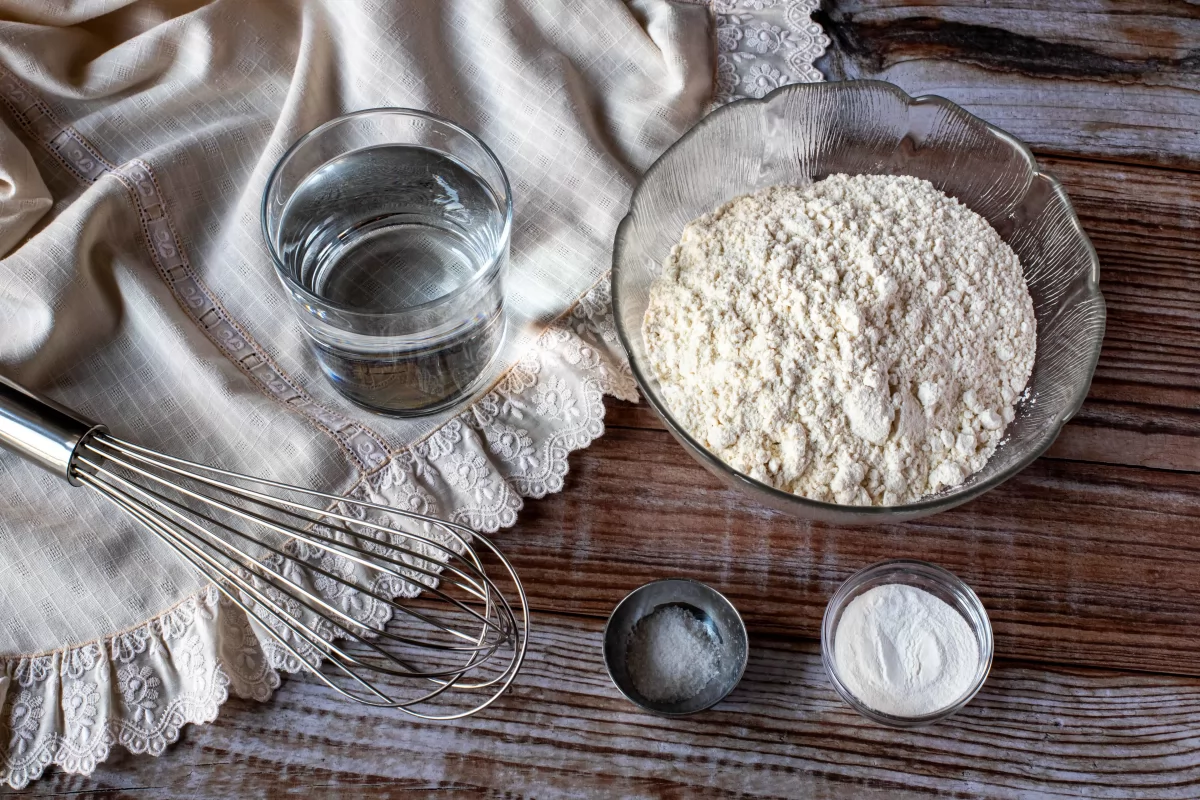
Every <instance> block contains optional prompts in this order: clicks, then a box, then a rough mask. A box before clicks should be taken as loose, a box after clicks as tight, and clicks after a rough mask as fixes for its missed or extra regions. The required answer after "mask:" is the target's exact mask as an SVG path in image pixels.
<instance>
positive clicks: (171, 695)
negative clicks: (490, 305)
mask: <svg viewBox="0 0 1200 800" xmlns="http://www.w3.org/2000/svg"><path fill="white" fill-rule="evenodd" d="M817 2H818V0H713V2H712V7H713V11H714V14H715V18H716V34H717V40H718V75H717V78H718V91H717V96H716V98H715V100H716V102H717V103H722V102H727V101H729V100H733V99H737V98H740V97H761V96H762V95H764V94H766V93H767V92H769V91H771V90H772V89H774V88H776V87H778V86H780V85H783V84H785V83H792V82H800V81H818V80H821V76H820V74H819V73H818V72H817V71H816V70H815V69H814V68H813V66H812V62H813V60H815V59H816V58H818V57H819V56H820V55H821V54H822V53H823V52H824V50H825V47H826V46H827V45H828V39H827V38H826V37H825V35H824V34H823V33H822V32H821V29H820V26H819V25H817V24H816V23H813V22H812V20H811V19H810V16H809V15H810V14H811V13H812V11H813V10H814V9H815V8H816V6H817ZM0 102H3V103H4V105H5V106H7V108H8V109H9V111H10V112H12V114H13V116H14V117H15V118H16V119H17V120H18V121H19V122H20V124H21V125H22V127H23V128H25V130H26V132H27V133H28V134H29V135H30V136H31V138H33V139H35V140H37V141H40V142H42V143H43V144H44V145H45V146H46V148H47V149H48V150H49V151H50V152H51V153H52V155H54V156H55V157H56V158H57V159H58V160H59V161H60V162H61V163H63V164H64V166H65V167H66V168H67V169H68V170H70V171H71V172H72V173H73V174H75V175H76V176H77V177H78V178H79V179H80V180H82V181H84V182H87V183H92V182H94V181H95V180H97V179H99V178H100V177H102V176H104V175H106V174H110V175H112V176H113V177H115V178H116V179H117V180H120V181H121V182H122V184H124V185H125V187H126V188H127V189H128V190H129V192H130V194H131V196H132V198H133V200H134V202H135V203H136V205H137V207H138V211H139V215H140V216H141V218H142V221H143V224H144V226H145V227H144V231H143V233H144V235H145V237H146V239H147V243H148V245H149V246H150V248H151V252H152V253H153V255H154V257H155V264H156V266H157V267H158V268H159V270H160V273H161V274H162V276H163V279H164V280H165V281H166V282H167V283H168V285H170V286H171V287H172V289H173V290H176V296H177V297H178V298H179V300H180V303H181V305H183V306H184V307H185V308H187V307H188V303H189V302H192V301H194V302H199V303H203V301H204V299H205V298H204V297H203V295H204V294H205V293H206V292H205V291H202V290H203V289H204V287H203V286H202V285H201V286H198V287H191V288H190V289H189V286H190V284H188V281H189V280H191V279H192V278H191V277H190V276H189V274H188V273H189V270H188V269H187V264H186V263H185V262H184V261H183V260H182V259H183V257H182V255H181V254H180V253H176V252H175V251H176V250H177V249H178V241H177V237H175V235H174V232H173V230H171V228H170V223H169V221H162V220H165V219H166V218H165V215H163V214H161V209H162V203H161V197H160V193H159V191H158V187H157V184H156V182H155V181H154V176H153V173H152V172H151V171H150V169H149V167H148V166H147V165H145V164H143V163H141V162H136V161H135V162H131V163H129V164H126V165H122V166H120V167H117V166H115V165H112V164H109V163H108V162H107V161H105V160H104V159H103V158H102V157H101V156H100V154H99V153H97V152H96V151H95V150H94V149H93V148H92V147H91V146H90V145H89V144H88V143H87V142H86V141H85V140H83V139H82V138H81V137H79V136H78V134H76V133H75V132H74V131H73V130H72V129H70V128H69V127H65V126H62V125H60V124H59V123H58V122H57V121H56V120H55V119H54V117H53V115H52V114H51V112H50V109H49V108H48V107H46V106H45V104H44V103H42V102H41V101H40V100H39V99H38V98H37V97H36V96H34V95H33V94H32V93H30V92H28V91H27V89H26V88H25V87H24V86H23V85H21V84H20V82H19V81H16V79H15V78H13V77H12V76H11V75H9V74H7V73H6V72H4V71H2V70H0ZM163 248H165V249H163ZM177 256H178V257H177ZM192 289H194V290H195V291H192ZM196 292H199V294H197V293H196ZM205 308H206V309H208V310H209V311H213V309H210V308H208V306H207V305H206V306H205ZM189 311H190V310H189ZM213 314H216V316H213ZM213 314H205V313H201V314H200V316H201V318H202V319H201V323H204V319H207V318H208V317H212V318H211V319H208V322H211V323H212V324H213V325H214V326H216V327H213V328H212V329H211V330H210V327H209V326H208V325H207V324H201V327H202V329H203V330H204V331H205V333H206V334H207V335H209V337H210V338H212V339H213V341H215V342H217V343H218V345H220V344H221V342H220V341H218V339H222V338H223V339H224V341H229V338H228V336H227V335H226V334H227V333H228V331H226V330H225V329H224V328H223V327H221V325H220V322H221V320H220V319H218V318H217V317H219V316H220V314H219V310H216V311H213ZM235 338H237V337H235ZM247 347H248V348H249V350H250V351H252V350H254V349H255V348H254V343H253V342H248V343H247ZM223 349H224V348H223ZM250 351H247V352H246V353H245V356H246V359H243V361H239V359H238V357H237V356H238V354H230V353H228V352H227V353H226V355H228V356H229V357H230V358H231V359H232V360H234V361H235V363H238V364H239V366H241V367H242V368H243V370H244V371H246V372H247V374H248V375H250V377H251V378H253V379H254V380H255V381H256V382H258V383H260V384H264V385H267V386H268V388H272V386H273V384H278V386H277V387H275V388H279V390H280V391H279V392H274V391H273V394H275V395H276V396H277V397H279V399H281V400H282V401H283V402H286V403H287V404H288V405H289V406H291V407H293V408H295V407H296V406H297V402H296V398H291V399H289V397H290V393H289V392H288V391H287V387H285V386H284V384H290V382H289V381H287V379H286V377H285V376H282V375H279V376H275V377H277V381H275V382H272V380H271V378H272V376H273V374H274V365H272V364H270V363H269V362H265V361H259V360H256V359H255V353H253V352H250ZM239 352H240V351H239ZM244 361H245V363H243V362H244ZM290 388H292V389H295V387H294V386H291V387H290ZM296 391H297V392H299V391H300V390H299V389H296ZM605 394H609V395H613V396H615V397H618V398H621V399H625V400H630V401H636V400H637V391H636V385H635V383H634V381H633V377H632V374H631V373H630V370H629V365H628V363H627V362H626V360H625V357H624V354H623V353H622V352H621V348H620V346H619V344H618V342H617V337H616V329H615V325H614V322H613V316H612V307H611V302H610V297H609V288H608V281H607V278H606V279H605V280H603V281H601V282H600V283H599V284H598V285H596V286H595V287H594V288H593V289H592V290H591V291H590V292H588V293H587V294H586V295H585V296H584V297H583V298H582V299H581V300H580V302H579V303H578V304H577V305H576V306H575V307H574V308H572V309H571V310H570V311H569V312H568V313H567V314H566V315H564V316H563V317H562V318H561V319H559V320H558V321H557V322H556V323H555V324H554V325H552V326H551V327H549V328H548V329H547V330H546V331H545V332H544V333H543V334H542V335H541V336H540V337H539V339H538V340H537V342H536V343H535V345H534V346H533V347H532V348H531V349H530V351H529V352H528V353H527V354H526V355H525V356H524V357H523V358H522V359H521V360H520V362H518V363H517V365H516V366H514V367H513V368H512V369H511V370H510V371H509V372H508V373H507V374H506V375H505V376H504V377H503V378H502V379H501V381H500V382H499V383H498V384H497V386H496V387H495V388H494V389H493V390H492V391H491V392H489V393H488V394H487V395H485V396H484V397H483V398H482V399H480V400H479V401H477V402H476V403H475V404H474V405H473V406H472V407H471V408H469V409H466V410H465V411H463V412H462V413H460V414H459V415H457V416H456V417H455V418H453V419H452V420H450V421H449V422H448V423H447V424H446V425H444V426H442V427H441V428H439V429H438V430H437V431H435V432H434V433H432V434H431V435H430V436H428V437H427V438H425V439H424V440H422V441H420V442H418V443H416V444H413V445H411V446H409V447H407V448H404V449H402V450H400V451H397V452H395V453H393V454H391V458H390V459H388V460H386V461H384V460H383V459H382V458H380V457H379V456H380V454H379V453H377V452H374V450H375V447H382V445H381V444H376V443H374V442H367V441H364V438H363V437H365V438H366V439H371V438H373V437H372V436H371V433H370V432H369V431H367V430H366V429H361V431H360V430H358V428H359V426H353V425H352V423H347V421H346V420H344V419H341V418H340V417H337V415H336V414H333V413H332V412H329V411H328V409H324V408H322V407H319V406H317V404H316V403H315V402H312V401H311V400H309V403H311V405H312V406H316V408H308V407H307V406H306V407H305V409H304V410H303V411H302V413H306V416H310V418H313V419H314V421H315V422H318V423H323V424H321V427H323V428H324V427H325V426H326V425H329V426H331V427H332V435H333V436H334V438H335V439H337V440H338V442H339V444H340V445H341V446H342V447H343V448H346V449H348V450H349V451H350V452H351V453H352V455H354V457H355V459H356V460H357V461H358V463H359V464H360V465H361V466H362V467H363V468H365V469H373V470H374V471H372V472H370V473H369V474H367V475H365V476H364V477H363V478H362V479H361V480H359V482H358V483H357V484H356V485H355V486H354V487H353V488H352V489H351V490H350V491H349V492H348V493H347V496H348V497H353V498H355V499H362V500H369V501H371V502H375V503H378V504H382V505H390V506H395V507H399V508H406V509H411V510H414V511H418V512H422V513H429V514H434V515H439V514H443V515H446V516H448V517H449V518H450V519H453V520H454V521H457V522H461V523H463V524H466V525H469V526H471V527H474V528H476V529H479V530H481V531H487V532H492V531H495V530H497V529H498V528H500V527H506V526H509V525H512V524H513V523H514V522H516V518H517V512H518V511H519V510H520V509H521V507H522V504H523V499H522V498H525V497H533V498H539V497H543V496H545V495H547V494H550V493H552V492H557V491H560V490H561V489H562V487H563V480H564V477H565V476H566V474H567V469H568V464H567V458H568V455H569V454H570V453H571V452H572V451H574V450H578V449H581V448H583V447H587V446H588V445H589V444H590V443H591V442H592V441H594V440H595V439H596V438H598V437H599V436H601V435H602V434H603V433H604V402H603V397H604V395H605ZM301 395H303V393H302V392H301ZM304 398H307V396H306V395H304V396H303V398H301V399H304ZM300 405H306V404H304V403H303V402H301V403H300ZM321 412H324V414H322V413H321ZM326 414H328V415H329V416H325V415H326ZM339 423H341V424H339ZM347 424H350V425H351V426H352V427H355V428H356V430H353V431H348V430H346V427H345V426H346V425H347ZM327 432H328V429H327ZM360 432H361V433H362V436H358V435H353V434H359V433H360ZM364 445H365V446H366V447H365V450H364ZM372 445H375V446H372ZM381 464H382V466H381ZM323 557H324V558H326V559H328V558H334V557H333V556H329V555H328V554H326V555H325V556H323ZM312 558H314V559H316V558H317V556H316V555H315V554H313V555H312ZM317 563H318V564H319V565H321V566H323V567H325V568H328V567H329V566H330V565H329V564H328V563H327V562H321V561H318V562H317ZM335 568H337V567H335ZM306 572H307V574H306V575H304V576H303V578H302V580H304V581H306V582H307V583H308V588H309V589H310V590H311V591H315V592H316V593H319V594H320V595H321V596H322V597H323V598H324V599H326V600H328V601H329V602H331V603H336V604H338V605H339V606H340V607H341V608H343V609H344V610H345V611H346V613H348V614H350V615H352V616H354V617H355V618H357V619H363V620H370V621H371V622H372V623H373V624H379V623H381V622H382V621H384V620H386V607H384V606H382V604H380V603H378V602H377V601H374V600H372V599H370V598H368V597H366V596H364V595H362V594H359V593H355V592H345V591H341V592H335V591H334V589H333V588H330V587H325V588H322V584H321V582H320V580H319V579H318V575H317V573H316V572H314V571H306ZM376 588H377V589H386V590H387V591H391V592H393V593H394V594H397V595H399V594H402V593H406V592H404V589H405V587H403V586H388V587H376ZM335 595H336V596H335ZM321 632H322V633H323V635H326V636H328V635H330V632H329V631H328V630H325V631H321ZM293 644H295V642H293ZM301 653H302V655H304V656H306V657H307V656H308V655H309V653H305V652H304V651H303V650H301ZM302 668H303V664H301V663H299V662H298V661H297V660H296V659H295V658H293V657H292V656H291V655H290V654H289V653H288V652H287V651H286V650H284V649H283V648H282V647H280V646H279V645H278V643H277V642H276V641H275V640H274V638H273V637H272V636H271V635H270V634H269V633H268V632H266V631H265V630H263V629H261V628H260V627H258V624H257V623H251V622H250V620H249V619H248V618H247V617H246V615H245V613H244V612H243V611H241V610H240V609H239V608H237V606H235V605H234V604H233V603H231V602H229V601H227V600H226V599H225V598H224V597H223V596H222V595H221V594H220V592H218V591H217V589H216V588H215V587H212V586H209V587H207V588H206V589H204V590H203V591H201V592H200V593H199V594H198V595H196V596H194V597H192V598H189V599H188V600H186V601H184V602H183V603H181V604H180V605H178V606H176V607H175V608H173V609H171V610H169V611H167V612H165V613H163V614H161V615H159V616H157V617H155V618H154V619H151V620H149V621H148V622H146V623H144V624H143V625H141V626H139V627H137V628H134V629H132V630H130V631H127V632H125V633H121V634H118V635H116V636H113V637H111V638H109V639H105V640H102V641H96V642H91V643H88V644H85V645H82V646H79V647H73V648H68V649H64V650H59V651H56V652H53V653H48V654H44V655H37V656H27V657H23V658H19V659H9V660H3V659H0V785H3V784H8V785H9V786H12V787H14V788H17V789H20V788H23V787H25V786H26V785H28V783H29V782H30V781H32V780H35V779H36V778H38V777H39V776H40V775H41V774H42V772H43V771H44V770H45V769H46V767H47V766H49V765H51V764H57V765H58V766H60V767H61V768H62V769H63V770H65V771H67V772H73V773H83V774H87V773H90V772H92V771H93V770H94V769H95V768H96V765H97V764H99V763H100V762H102V761H104V760H105V759H106V758H107V757H108V755H109V753H110V751H111V749H112V746H113V745H114V744H119V745H121V746H123V747H125V748H126V749H127V750H129V751H131V752H133V753H136V754H142V753H149V754H151V755H159V754H161V753H162V752H163V751H164V750H165V749H166V747H167V745H169V744H171V743H172V742H174V741H175V740H176V739H178V737H179V732H180V729H181V728H182V727H183V725H185V724H187V723H189V722H190V723H197V722H211V721H212V720H214V719H215V718H216V716H217V713H218V711H219V708H220V706H221V704H222V703H224V702H225V701H226V700H227V699H228V697H229V695H230V693H231V692H232V693H233V694H235V695H237V696H239V697H244V698H252V699H255V700H259V701H263V700H266V699H267V698H269V697H270V695H271V693H272V692H273V691H274V690H275V689H276V688H277V687H278V686H279V682H280V673H281V672H296V671H299V670H300V669H302Z"/></svg>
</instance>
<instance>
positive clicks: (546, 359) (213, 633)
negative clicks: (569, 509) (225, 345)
mask: <svg viewBox="0 0 1200 800" xmlns="http://www.w3.org/2000/svg"><path fill="white" fill-rule="evenodd" d="M611 308H612V306H611V302H610V299H609V287H608V282H607V280H605V281H603V282H601V283H600V284H598V285H597V286H596V287H594V288H593V289H592V290H591V291H590V292H589V293H588V294H587V295H586V296H585V297H584V298H583V299H582V300H581V301H580V302H579V303H578V304H577V305H576V306H575V307H574V308H573V309H572V310H571V311H570V312H568V313H567V314H566V315H565V316H564V317H563V318H562V319H560V320H559V321H558V322H557V323H556V324H555V325H553V326H552V327H550V328H548V329H547V330H546V331H545V332H544V333H543V334H542V335H541V337H539V339H538V340H537V342H536V344H535V345H534V347H533V348H532V349H531V350H530V352H529V353H527V354H526V356H525V357H524V358H523V359H522V360H521V361H520V362H519V363H518V364H517V365H516V366H515V367H514V368H513V369H512V370H510V371H509V373H508V374H507V375H506V376H505V377H504V379H503V380H502V381H501V382H500V384H499V385H497V387H496V388H495V389H493V390H492V391H491V392H489V393H488V394H487V395H486V396H484V397H483V398H482V399H481V400H480V401H479V402H477V403H476V404H475V405H473V406H472V407H471V408H469V409H467V410H465V411H463V412H462V413H461V414H459V415H458V416H457V417H455V418H454V419H452V420H451V421H450V422H449V423H448V424H446V425H445V426H443V427H442V428H440V429H439V430H438V431H436V432H435V433H434V434H432V435H431V436H429V437H428V438H426V439H425V440H424V441H422V442H419V443H417V444H415V445H412V446H411V447H409V448H407V449H405V450H404V451H401V452H400V453H398V454H397V455H396V456H395V457H394V458H393V459H392V460H391V461H390V462H389V463H388V464H387V465H386V466H384V467H383V468H382V469H380V470H378V471H376V472H375V473H372V474H371V475H370V476H368V477H366V478H364V479H363V480H362V481H360V482H359V483H358V484H357V485H356V486H355V487H354V489H352V490H351V492H350V493H349V495H350V496H353V497H355V498H356V499H363V500H370V501H372V502H375V503H380V504H385V505H391V506H395V507H399V508H406V509H412V510H415V511H420V512H425V513H438V511H439V509H453V510H452V511H451V512H450V513H449V517H450V518H451V519H453V520H454V521H457V522H461V523H463V524H466V525H470V526H472V527H474V528H477V529H479V530H482V531H489V532H491V531H495V530H497V529H498V528H500V527H502V526H508V525H512V524H513V523H514V522H516V519H517V511H519V510H520V508H521V505H522V502H523V501H522V498H524V497H535V498H536V497H543V496H545V495H547V494H550V493H552V492H558V491H560V490H561V489H562V487H563V479H564V477H565V476H566V474H567V456H568V455H569V454H570V453H571V452H572V451H574V450H578V449H580V448H583V447H587V446H588V445H589V444H591V442H592V441H593V440H595V439H596V438H598V437H599V436H600V435H602V434H603V433H604V399H603V398H604V395H605V394H610V395H613V396H615V397H619V398H621V399H624V400H630V401H636V400H637V389H636V385H635V383H634V381H633V376H632V374H631V372H630V370H629V365H628V362H627V361H626V360H625V358H624V356H623V354H622V353H621V350H620V347H619V345H618V343H617V337H616V328H615V325H614V322H613V317H612V310H611ZM325 557H326V558H333V557H332V556H328V554H326V556H325ZM322 565H323V566H325V567H326V568H328V567H329V564H327V563H323V564H322ZM304 580H306V581H308V582H309V583H310V587H309V588H310V590H315V591H316V592H318V593H320V594H321V596H322V597H323V598H324V599H326V600H328V601H329V602H331V603H336V604H338V605H339V606H340V607H341V608H342V609H343V610H345V611H346V612H347V613H348V614H351V615H353V616H354V617H355V618H357V619H363V620H371V621H373V622H375V623H380V622H382V621H384V620H385V619H386V613H385V611H384V610H385V609H386V607H385V606H383V605H382V604H381V603H378V602H377V601H373V600H371V599H370V598H368V597H366V596H365V595H362V594H359V593H355V592H346V591H344V590H343V591H341V592H335V590H334V587H326V588H322V584H321V582H320V581H319V579H318V576H317V575H316V573H315V572H309V574H308V575H306V576H305V577H304ZM337 588H340V587H337ZM389 588H390V589H391V590H392V591H393V593H394V594H401V593H402V592H401V591H400V587H389ZM324 634H325V635H326V636H328V635H329V632H328V631H325V632H324ZM293 644H294V642H293ZM302 668H303V665H302V664H300V663H298V662H297V661H296V660H295V659H294V658H293V657H292V656H291V655H290V654H289V653H288V652H287V651H286V650H284V649H283V648H282V647H280V646H279V644H278V643H277V642H276V641H275V640H274V638H272V637H271V635H270V634H269V633H267V632H266V631H264V630H261V629H260V628H258V627H257V623H253V624H252V623H251V622H250V621H249V620H248V619H247V617H246V614H245V613H244V612H243V611H241V610H240V609H239V608H237V607H236V606H235V605H234V604H233V603H231V602H229V601H228V600H226V599H225V598H224V597H223V596H222V595H221V594H220V593H219V592H218V591H217V590H216V588H215V587H212V586H210V587H208V588H206V589H205V590H204V591H202V592H201V593H200V594H199V595H198V596H196V597H192V598H190V599H188V600H187V601H185V602H184V603H182V604H181V605H179V606H177V607H175V608H174V609H172V610H170V611H168V612H167V613H165V614H163V615H161V616H159V617H156V618H155V619H152V620H150V621H149V622H147V623H145V624H144V625H142V626H140V627H138V628H135V629H133V630H131V631H128V632H126V633H122V634H119V635H117V636H114V637H112V638H111V639H108V640H105V641H101V642H91V643H88V644H85V645H83V646H80V647H75V648H70V649H66V650H61V651H57V652H54V653H50V654H46V655H39V656H29V657H25V658H20V659H12V660H9V661H0V710H2V711H0V744H4V745H5V746H4V747H3V749H0V785H2V784H5V783H7V784H8V785H10V786H12V787H13V788H17V789H20V788H22V787H24V786H26V785H27V784H28V783H29V782H30V781H32V780H34V779H36V778H37V777H38V776H40V775H41V774H42V772H43V770H45V768H46V767H47V766H49V765H50V764H57V765H58V766H60V767H61V768H62V769H64V770H65V771H67V772H76V773H85V774H86V773H89V772H92V771H93V770H94V769H95V768H96V765H97V764H99V763H100V762H102V761H104V760H105V759H106V758H107V757H108V755H109V752H110V750H111V749H112V746H113V745H114V744H119V745H121V746H123V747H125V748H126V749H127V750H129V751H131V752H133V753H139V754H140V753H149V754H151V755H158V754H160V753H162V752H163V750H164V749H165V748H166V747H167V745H169V744H171V743H172V742H174V741H175V740H176V739H177V738H178V737H179V731H180V729H181V728H182V727H183V725H185V724H186V723H189V722H211V721H212V720H214V719H216V716H217V712H218V709H219V707H220V706H221V704H222V703H224V702H225V700H226V699H228V697H229V694H230V693H231V692H232V693H233V694H235V695H237V696H238V697H245V698H253V699H255V700H260V701H262V700H266V699H267V698H268V697H270V695H271V693H272V692H273V691H274V690H275V688H276V687H278V686H279V680H280V672H296V671H299V670H300V669H302ZM6 679H7V680H6ZM5 695H7V697H5Z"/></svg>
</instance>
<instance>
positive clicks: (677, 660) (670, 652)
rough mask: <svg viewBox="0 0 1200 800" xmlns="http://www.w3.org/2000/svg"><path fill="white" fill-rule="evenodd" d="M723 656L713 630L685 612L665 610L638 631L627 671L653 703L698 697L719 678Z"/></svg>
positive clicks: (634, 633)
mask: <svg viewBox="0 0 1200 800" xmlns="http://www.w3.org/2000/svg"><path fill="white" fill-rule="evenodd" d="M720 663H721V656H720V651H719V650H718V646H717V642H716V640H715V639H714V638H713V635H712V632H711V631H709V629H708V626H707V625H705V624H704V623H703V622H701V621H700V620H698V619H696V617H695V616H693V615H692V613H691V612H690V611H688V610H687V609H686V608H681V607H680V606H663V607H662V608H658V609H656V610H655V611H654V612H652V613H650V614H647V615H646V616H645V617H642V619H640V620H638V623H637V624H636V625H634V626H633V630H632V631H631V632H630V634H629V645H628V647H627V648H626V655H625V666H626V669H628V671H629V679H630V680H631V681H632V682H633V686H634V688H635V689H637V690H638V693H639V694H640V695H641V696H642V697H644V698H646V699H647V700H649V701H650V702H652V703H677V702H680V701H682V700H688V699H691V698H693V697H695V696H696V695H698V694H699V693H700V692H701V691H702V690H703V689H704V687H705V686H707V685H708V682H709V681H711V680H712V679H713V678H715V677H717V672H718V670H719V667H720Z"/></svg>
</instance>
